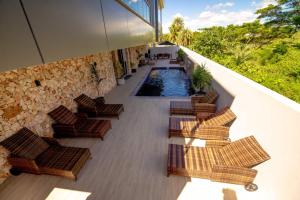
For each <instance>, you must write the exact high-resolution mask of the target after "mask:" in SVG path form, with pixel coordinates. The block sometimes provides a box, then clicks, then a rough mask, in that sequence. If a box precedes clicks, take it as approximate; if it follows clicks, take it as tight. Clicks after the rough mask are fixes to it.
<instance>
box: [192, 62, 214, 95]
mask: <svg viewBox="0 0 300 200" xmlns="http://www.w3.org/2000/svg"><path fill="white" fill-rule="evenodd" d="M211 81H212V75H211V73H210V72H209V71H207V70H206V69H205V64H201V65H197V67H196V69H195V70H194V71H193V74H192V85H193V87H194V89H195V91H196V94H205V92H204V89H205V88H206V87H210V86H211Z"/></svg>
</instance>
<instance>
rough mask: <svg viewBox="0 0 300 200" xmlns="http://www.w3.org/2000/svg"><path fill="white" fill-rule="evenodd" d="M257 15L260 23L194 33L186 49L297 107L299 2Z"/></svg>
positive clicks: (283, 2) (282, 1)
mask: <svg viewBox="0 0 300 200" xmlns="http://www.w3.org/2000/svg"><path fill="white" fill-rule="evenodd" d="M257 13H258V14H259V19H260V21H259V20H256V21H254V22H251V23H245V24H243V25H229V26H227V27H210V28H205V29H201V30H199V31H196V32H194V33H193V38H192V42H191V45H186V46H188V47H190V48H191V49H193V50H194V51H196V52H198V53H200V54H202V55H204V56H206V57H208V58H210V59H212V60H215V61H216V62H218V63H220V64H222V65H224V66H226V67H228V68H230V69H232V70H234V71H236V72H238V73H240V74H242V75H244V76H246V77H248V78H250V79H252V80H254V81H256V82H258V83H260V84H262V85H264V86H266V87H268V88H270V89H272V90H274V91H276V92H278V93H280V94H282V95H284V96H286V97H288V98H290V99H292V100H294V101H297V102H299V103H300V31H299V23H298V22H299V21H300V20H299V18H300V13H299V0H278V4H277V5H269V6H268V7H267V8H263V9H260V10H258V11H257ZM262 22H264V23H262Z"/></svg>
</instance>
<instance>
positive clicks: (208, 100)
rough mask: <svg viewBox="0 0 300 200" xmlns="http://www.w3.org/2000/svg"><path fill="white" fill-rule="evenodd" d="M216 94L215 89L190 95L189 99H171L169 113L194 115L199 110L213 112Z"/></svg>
mask: <svg viewBox="0 0 300 200" xmlns="http://www.w3.org/2000/svg"><path fill="white" fill-rule="evenodd" d="M217 99H218V94H217V92H216V91H215V90H210V91H208V92H207V93H206V94H205V95H200V96H192V97H191V101H171V102H170V114H171V115H196V114H197V113H200V112H207V113H214V112H215V111H216V105H215V102H216V101H217Z"/></svg>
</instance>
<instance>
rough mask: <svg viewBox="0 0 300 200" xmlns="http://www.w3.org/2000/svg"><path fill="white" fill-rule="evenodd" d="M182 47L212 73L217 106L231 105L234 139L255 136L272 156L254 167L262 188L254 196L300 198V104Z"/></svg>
mask: <svg viewBox="0 0 300 200" xmlns="http://www.w3.org/2000/svg"><path fill="white" fill-rule="evenodd" d="M181 48H182V49H183V50H184V51H185V53H186V54H187V56H188V59H190V60H192V61H193V62H194V63H196V64H201V63H203V64H205V65H206V68H207V70H209V71H210V72H211V74H212V75H213V77H214V81H213V86H214V88H215V89H216V90H217V91H218V93H219V94H220V98H219V100H218V108H219V109H220V108H222V107H223V106H225V105H230V106H231V109H232V110H233V111H234V113H236V115H237V120H236V121H235V122H234V123H233V125H232V126H231V130H230V137H231V139H232V140H236V139H239V138H242V137H245V136H248V135H254V136H255V137H256V139H257V140H258V141H259V143H260V144H261V145H262V146H263V148H264V149H265V150H266V151H267V152H268V153H269V154H270V156H271V160H269V161H267V162H265V163H262V164H260V165H258V166H256V167H255V169H257V170H258V175H257V177H256V179H255V183H256V184H257V185H258V187H259V190H258V191H256V192H254V194H253V196H252V197H254V196H255V198H254V199H263V200H266V199H272V200H274V199H276V200H277V199H278V200H282V199H286V200H298V199H300V197H299V189H300V104H298V103H296V102H294V101H292V100H290V99H288V98H286V97H284V96H282V95H280V94H278V93H276V92H274V91H272V90H270V89H268V88H266V87H264V86H262V85H260V84H258V83H256V82H254V81H252V80H250V79H248V78H246V77H244V76H242V75H240V74H238V73H236V72H234V71H232V70H230V69H228V68H226V67H224V66H222V65H220V64H218V63H216V62H214V61H212V60H209V59H207V58H205V57H203V56H201V55H199V54H198V53H196V52H194V51H191V50H190V49H187V48H185V47H181ZM299 87H300V86H299Z"/></svg>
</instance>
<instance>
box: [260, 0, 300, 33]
mask: <svg viewBox="0 0 300 200" xmlns="http://www.w3.org/2000/svg"><path fill="white" fill-rule="evenodd" d="M276 2H277V4H276V5H273V4H270V5H268V6H267V7H265V8H262V9H259V10H257V11H256V14H258V15H259V16H258V19H262V20H263V21H264V23H265V24H266V25H271V26H286V25H294V26H296V27H298V28H299V26H300V19H299V16H300V1H299V0H277V1H276Z"/></svg>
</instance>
